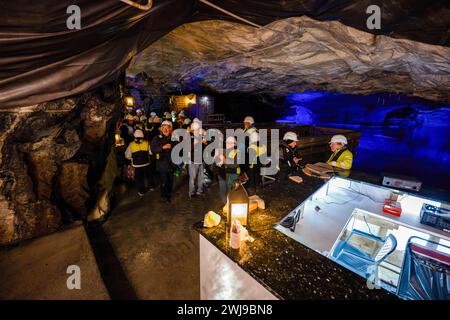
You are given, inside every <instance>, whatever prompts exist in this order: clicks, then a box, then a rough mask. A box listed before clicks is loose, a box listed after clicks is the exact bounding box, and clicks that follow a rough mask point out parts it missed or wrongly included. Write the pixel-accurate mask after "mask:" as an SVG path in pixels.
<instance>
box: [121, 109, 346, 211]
mask: <svg viewBox="0 0 450 320" xmlns="http://www.w3.org/2000/svg"><path fill="white" fill-rule="evenodd" d="M177 128H183V129H186V130H185V131H184V132H185V133H184V136H183V137H179V136H175V134H174V130H175V129H177ZM243 132H244V136H245V145H244V146H242V145H238V141H237V140H236V138H235V137H234V136H231V137H227V138H226V140H225V145H224V146H223V148H222V147H221V148H214V151H213V153H212V154H211V157H213V158H214V161H213V163H212V164H206V163H205V161H204V159H203V157H202V155H203V151H204V150H205V148H206V147H207V146H208V145H209V144H210V143H212V141H209V140H208V139H206V131H205V129H203V128H202V123H201V121H200V120H199V119H197V118H195V119H193V120H192V121H191V120H190V118H189V117H187V116H186V114H185V113H184V112H183V111H181V112H179V113H178V114H177V113H176V112H175V111H172V112H171V113H169V112H166V113H164V114H163V117H162V119H161V118H159V117H158V116H157V115H156V113H154V112H152V113H150V115H149V116H147V115H146V114H144V112H143V111H142V110H136V111H135V112H134V113H131V112H130V113H129V114H127V115H126V116H125V117H124V120H123V122H122V124H121V126H120V133H121V136H122V137H123V138H124V140H125V141H126V142H127V144H128V147H127V149H126V151H125V157H126V159H128V160H129V161H130V164H131V166H132V167H133V168H134V170H135V180H136V184H137V187H138V194H139V196H143V195H144V194H145V193H146V192H147V191H148V190H154V189H155V188H156V179H155V178H156V175H157V174H158V175H159V181H160V189H161V199H162V200H163V201H164V202H168V203H170V202H171V195H172V189H173V181H174V173H175V172H177V170H180V169H181V168H183V167H185V166H186V167H187V172H188V175H189V188H188V196H189V198H190V199H192V198H196V197H201V196H202V195H203V194H204V191H205V190H204V188H205V172H207V173H208V174H209V175H211V176H212V177H214V178H216V179H217V181H218V184H219V190H220V197H221V200H222V201H223V202H224V203H226V200H227V193H228V191H229V190H230V188H231V187H232V186H233V185H234V184H235V182H236V180H240V181H242V182H245V187H246V189H247V191H248V193H249V194H256V192H257V188H258V187H259V186H260V185H261V174H260V172H261V167H262V164H261V161H259V158H260V157H261V156H263V155H265V154H266V153H267V147H266V146H265V145H264V144H260V143H259V133H258V129H257V128H256V126H255V121H254V119H253V117H251V116H247V117H245V119H244V121H243ZM182 139H189V140H190V144H189V145H190V151H189V152H188V157H187V160H186V158H184V159H185V161H184V162H183V163H181V164H180V163H174V162H173V159H172V157H171V153H172V149H173V148H174V147H175V146H176V145H177V144H178V143H180V141H181V140H182ZM297 144H298V137H297V134H296V133H295V132H291V131H290V132H287V133H286V134H284V136H283V140H282V142H281V144H280V151H281V152H280V160H281V161H280V167H279V169H280V171H281V172H283V173H285V174H287V175H292V174H296V173H297V172H298V171H299V169H301V160H302V156H301V152H300V150H299V148H298V147H297ZM330 149H331V151H332V153H333V154H332V155H331V157H330V158H329V159H328V161H327V163H329V164H330V165H332V166H335V167H338V168H342V169H350V168H351V166H352V161H353V155H352V153H351V152H350V150H348V148H347V139H346V138H345V136H342V135H336V136H334V137H333V138H332V139H331V141H330ZM242 152H244V153H245V154H244V157H245V158H244V159H245V162H244V163H243V164H239V163H238V162H237V161H236V159H237V158H238V156H239V154H240V153H242ZM197 155H200V156H197ZM212 177H211V178H212Z"/></svg>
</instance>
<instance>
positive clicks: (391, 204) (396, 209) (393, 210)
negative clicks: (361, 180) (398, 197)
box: [383, 199, 402, 217]
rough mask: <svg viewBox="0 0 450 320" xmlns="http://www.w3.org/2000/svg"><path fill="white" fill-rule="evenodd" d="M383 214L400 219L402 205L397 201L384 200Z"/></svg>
mask: <svg viewBox="0 0 450 320" xmlns="http://www.w3.org/2000/svg"><path fill="white" fill-rule="evenodd" d="M383 212H386V213H389V214H392V215H394V216H397V217H400V215H401V214H402V205H401V203H400V202H398V201H395V200H390V199H386V200H384V205H383Z"/></svg>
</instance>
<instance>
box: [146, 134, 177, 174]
mask: <svg viewBox="0 0 450 320" xmlns="http://www.w3.org/2000/svg"><path fill="white" fill-rule="evenodd" d="M168 143H169V144H171V145H172V148H173V146H174V145H175V143H174V141H172V140H171V135H169V136H165V135H163V134H160V135H158V136H156V137H155V138H154V139H153V140H152V144H151V151H152V153H153V155H154V157H155V158H156V170H158V171H173V170H174V167H175V165H174V164H173V162H172V159H171V153H172V149H163V146H164V145H165V144H168Z"/></svg>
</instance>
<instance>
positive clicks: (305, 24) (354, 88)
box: [128, 16, 450, 102]
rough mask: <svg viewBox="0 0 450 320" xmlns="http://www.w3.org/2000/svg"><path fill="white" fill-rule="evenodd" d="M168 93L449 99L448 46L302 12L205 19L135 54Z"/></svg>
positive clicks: (133, 68) (138, 65) (139, 66)
mask: <svg viewBox="0 0 450 320" xmlns="http://www.w3.org/2000/svg"><path fill="white" fill-rule="evenodd" d="M142 70H145V71H146V72H147V73H148V74H149V75H150V76H151V77H152V78H153V80H154V82H155V84H156V87H159V86H162V87H166V88H167V90H168V91H177V90H179V89H181V90H211V91H216V92H221V93H223V92H233V91H239V92H247V93H253V94H256V93H261V92H264V93H267V94H271V95H273V96H284V95H286V94H288V93H291V92H303V91H307V90H311V91H328V92H337V93H350V94H370V93H380V92H389V93H396V94H403V95H409V96H417V97H422V98H426V99H430V100H435V101H441V102H449V101H450V94H449V91H448V88H449V87H450V48H448V47H443V46H437V45H429V44H424V43H421V42H415V41H412V40H405V39H394V38H391V37H389V36H376V35H373V34H370V33H366V32H363V31H360V30H357V29H354V28H351V27H348V26H345V25H343V24H342V23H340V22H338V21H317V20H314V19H311V18H308V17H306V16H304V17H293V18H288V19H280V20H277V21H275V22H273V23H271V24H269V25H266V26H264V27H262V28H258V29H256V28H252V27H250V26H247V25H241V24H237V23H232V22H226V21H220V20H210V21H201V22H195V23H190V24H185V25H182V26H180V27H178V28H177V29H175V30H173V31H172V32H171V33H169V34H168V35H166V36H165V37H163V38H161V39H159V40H158V41H156V42H155V43H153V44H152V45H151V46H149V47H148V48H147V49H146V50H144V51H143V52H142V53H141V54H138V55H137V56H135V57H134V60H133V61H132V64H131V65H130V68H129V70H128V71H129V73H130V74H136V73H138V72H140V71H142Z"/></svg>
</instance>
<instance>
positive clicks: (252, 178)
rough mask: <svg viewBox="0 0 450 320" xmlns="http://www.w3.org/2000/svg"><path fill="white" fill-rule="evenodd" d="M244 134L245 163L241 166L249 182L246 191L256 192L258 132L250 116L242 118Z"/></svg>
mask: <svg viewBox="0 0 450 320" xmlns="http://www.w3.org/2000/svg"><path fill="white" fill-rule="evenodd" d="M244 134H245V155H246V157H245V163H246V164H245V165H244V166H242V169H243V171H244V172H245V173H246V174H247V176H248V177H249V184H248V186H247V191H248V192H249V193H251V194H253V193H256V186H257V184H258V181H259V174H260V165H259V164H258V157H259V148H258V141H259V134H258V129H256V127H255V120H254V119H253V117H251V116H247V117H245V119H244Z"/></svg>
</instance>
